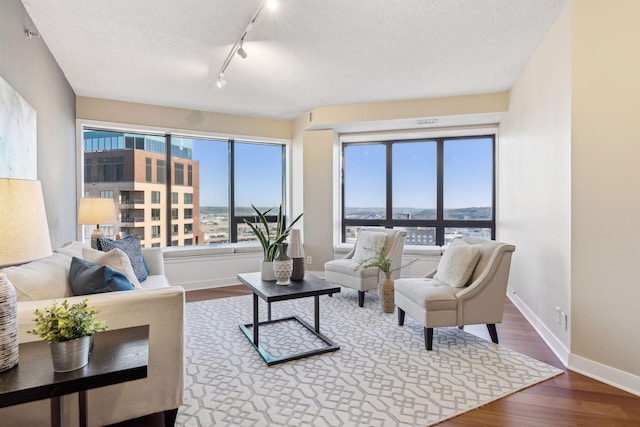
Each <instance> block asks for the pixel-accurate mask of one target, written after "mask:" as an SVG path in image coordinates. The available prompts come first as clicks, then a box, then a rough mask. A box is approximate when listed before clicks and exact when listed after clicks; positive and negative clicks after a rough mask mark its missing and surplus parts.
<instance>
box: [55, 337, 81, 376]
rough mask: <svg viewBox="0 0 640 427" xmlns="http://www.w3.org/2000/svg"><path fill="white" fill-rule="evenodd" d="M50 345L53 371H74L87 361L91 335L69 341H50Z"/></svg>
mask: <svg viewBox="0 0 640 427" xmlns="http://www.w3.org/2000/svg"><path fill="white" fill-rule="evenodd" d="M50 347H51V359H52V360H53V370H54V371H56V372H69V371H75V370H76V369H80V368H82V367H83V366H85V365H86V364H87V363H89V350H91V336H86V337H81V338H77V339H75V340H71V341H62V342H52V343H50Z"/></svg>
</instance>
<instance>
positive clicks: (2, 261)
mask: <svg viewBox="0 0 640 427" xmlns="http://www.w3.org/2000/svg"><path fill="white" fill-rule="evenodd" d="M49 255H51V238H50V237H49V226H48V224H47V213H46V211H45V208H44V199H43V197H42V186H41V185H40V181H31V180H25V179H10V178H0V267H7V266H11V265H17V264H23V263H26V262H29V261H33V260H36V259H40V258H45V257H47V256H49ZM17 317H18V316H17V303H16V292H15V289H14V288H13V285H12V284H11V282H9V278H8V276H7V275H6V273H0V348H2V349H4V350H3V351H2V352H0V372H2V371H5V370H7V369H11V368H12V367H14V366H15V365H16V364H17V363H18V331H17Z"/></svg>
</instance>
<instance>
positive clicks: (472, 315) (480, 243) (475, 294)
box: [394, 237, 516, 350]
mask: <svg viewBox="0 0 640 427" xmlns="http://www.w3.org/2000/svg"><path fill="white" fill-rule="evenodd" d="M515 249H516V248H515V246H513V245H509V244H506V243H500V242H496V241H494V240H484V239H474V238H467V237H465V238H459V239H455V240H454V241H453V242H452V243H451V244H450V245H449V247H448V248H447V249H446V251H445V252H444V254H443V256H442V259H441V260H440V263H439V264H438V268H437V269H436V270H434V271H432V272H431V273H429V274H427V276H425V277H424V278H411V279H398V280H396V281H395V292H394V297H395V303H396V305H397V306H398V325H399V326H402V325H404V318H405V313H407V314H409V316H411V318H413V319H414V320H416V321H417V322H419V323H421V324H422V325H423V326H424V339H425V347H426V349H427V350H431V349H432V347H433V344H432V343H433V328H437V327H444V326H458V327H460V328H462V327H464V325H473V324H479V323H485V324H486V325H487V328H488V329H489V334H490V335H491V341H493V342H494V343H496V344H497V343H498V332H497V330H496V323H500V322H502V315H503V311H504V304H505V299H506V294H507V280H508V278H509V268H510V266H511V255H512V253H513V252H514V251H515Z"/></svg>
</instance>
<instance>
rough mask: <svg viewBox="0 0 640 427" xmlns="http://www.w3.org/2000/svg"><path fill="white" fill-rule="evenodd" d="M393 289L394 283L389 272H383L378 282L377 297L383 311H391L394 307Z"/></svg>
mask: <svg viewBox="0 0 640 427" xmlns="http://www.w3.org/2000/svg"><path fill="white" fill-rule="evenodd" d="M393 291H394V285H393V279H392V278H391V273H384V278H383V279H382V281H381V282H380V283H379V284H378V298H380V305H381V306H382V310H383V311H384V312H385V313H393V310H394V309H395V308H396V304H395V299H394V297H393Z"/></svg>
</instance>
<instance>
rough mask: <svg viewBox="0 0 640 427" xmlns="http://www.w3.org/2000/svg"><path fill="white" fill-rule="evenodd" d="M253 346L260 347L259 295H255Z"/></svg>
mask: <svg viewBox="0 0 640 427" xmlns="http://www.w3.org/2000/svg"><path fill="white" fill-rule="evenodd" d="M253 345H255V346H257V345H258V294H253Z"/></svg>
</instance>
